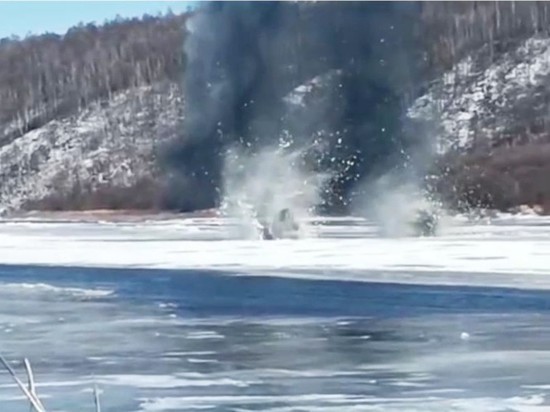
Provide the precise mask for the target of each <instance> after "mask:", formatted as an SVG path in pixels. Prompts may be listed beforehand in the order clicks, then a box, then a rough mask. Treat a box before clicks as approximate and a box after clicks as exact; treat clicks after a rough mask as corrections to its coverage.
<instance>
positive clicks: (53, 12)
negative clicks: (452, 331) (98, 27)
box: [0, 0, 196, 38]
mask: <svg viewBox="0 0 550 412" xmlns="http://www.w3.org/2000/svg"><path fill="white" fill-rule="evenodd" d="M194 3H196V2H194V1H44V0H42V1H21V0H17V1H0V38H4V37H10V36H12V35H17V36H19V37H25V36H26V35H27V33H29V32H31V33H32V34H42V33H45V32H53V33H58V34H64V33H65V32H66V31H67V30H68V29H69V28H70V27H72V26H75V25H77V24H78V23H80V22H82V23H84V24H86V23H92V22H93V23H96V24H101V23H103V22H104V21H105V20H112V19H113V18H114V17H116V15H117V14H119V15H120V16H122V17H141V16H143V15H144V14H151V15H156V14H157V13H158V12H163V13H164V12H166V11H167V10H168V9H169V8H170V9H172V11H173V12H174V13H181V12H184V11H186V10H187V8H188V7H191V6H193V4H194Z"/></svg>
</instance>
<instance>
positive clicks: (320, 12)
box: [169, 2, 422, 210]
mask: <svg viewBox="0 0 550 412" xmlns="http://www.w3.org/2000/svg"><path fill="white" fill-rule="evenodd" d="M419 15H420V7H419V4H418V3H397V2H321V3H309V2H305V3H304V2H300V3H298V2H213V3H206V4H204V5H202V6H201V7H200V9H199V10H198V11H196V12H195V15H194V16H193V17H192V18H191V19H190V21H189V24H188V27H187V29H188V35H187V40H186V44H185V53H186V59H187V67H186V71H185V80H184V91H185V96H186V108H185V111H186V121H185V129H184V133H183V138H182V139H181V141H180V142H179V143H178V144H177V145H176V146H174V147H172V148H171V150H170V154H169V164H170V165H171V166H172V167H173V168H174V170H176V171H177V178H178V179H181V182H183V183H182V187H181V188H180V190H181V197H180V198H178V200H177V201H178V202H180V204H179V206H180V208H182V209H186V210H189V209H197V208H206V207H212V206H214V205H216V203H217V201H218V200H219V195H220V183H221V174H222V165H223V155H224V153H225V150H226V149H227V148H228V147H229V146H231V145H234V144H238V145H240V146H242V147H244V148H246V150H251V151H254V150H257V149H258V148H260V147H262V146H264V145H266V144H270V143H273V142H276V141H277V140H278V139H279V138H280V137H281V136H282V135H286V136H292V137H293V142H294V144H295V145H299V144H305V143H308V144H311V143H314V144H313V146H312V147H313V149H314V150H313V152H314V154H313V155H312V156H313V157H314V158H315V167H320V168H332V169H335V170H337V171H338V172H339V174H338V177H337V178H336V179H335V180H334V181H333V182H332V186H331V191H330V192H331V193H330V195H328V196H327V198H326V199H325V200H326V203H327V206H328V208H329V209H330V208H333V209H340V208H341V207H342V206H343V205H345V204H346V202H347V200H349V198H350V196H352V194H353V191H354V188H355V185H356V183H357V181H359V180H360V179H361V178H362V177H364V176H365V175H368V174H372V173H375V172H376V171H377V170H380V169H381V168H385V167H389V166H391V165H392V164H397V163H399V162H402V161H403V158H402V156H401V153H403V152H404V151H406V150H407V147H408V146H409V145H410V144H412V140H411V139H410V136H407V135H406V133H404V131H403V127H402V122H401V118H402V115H403V96H404V95H405V94H406V93H409V92H410V90H412V89H414V87H415V85H416V82H417V81H418V79H419V75H418V73H419V72H420V70H421V63H422V58H421V57H422V56H421V50H420V48H419V46H418V43H419V38H418V35H417V32H418V21H419ZM312 79H313V80H312ZM308 82H309V83H308ZM304 85H306V86H307V87H305V86H304ZM300 86H302V87H301V88H300ZM296 88H298V92H300V91H303V90H306V89H307V101H304V102H301V103H303V104H296V102H293V101H292V96H294V97H295V96H296V95H297V94H299V93H298V92H296V90H295V89H296ZM293 90H294V91H295V92H294V94H293V93H292V92H293ZM289 97H290V100H289ZM413 140H414V139H413ZM343 165H345V166H343Z"/></svg>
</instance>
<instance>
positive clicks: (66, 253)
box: [0, 216, 550, 289]
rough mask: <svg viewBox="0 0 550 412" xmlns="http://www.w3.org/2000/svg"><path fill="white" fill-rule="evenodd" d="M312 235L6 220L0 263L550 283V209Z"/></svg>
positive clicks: (193, 221) (215, 226)
mask: <svg viewBox="0 0 550 412" xmlns="http://www.w3.org/2000/svg"><path fill="white" fill-rule="evenodd" d="M313 223H315V224H314V225H312V228H313V233H312V237H310V238H306V239H300V240H276V241H258V240H242V239H237V238H235V237H231V222H230V221H228V220H226V219H220V218H205V217H195V218H180V219H165V220H149V221H142V222H135V221H134V222H128V221H127V222H101V223H95V222H71V223H67V222H62V221H57V222H54V221H42V222H37V221H24V220H3V221H2V224H0V264H3V265H37V266H65V267H96V268H99V267H102V268H143V269H177V270H213V271H220V272H227V273H231V274H238V275H252V276H276V277H294V278H309V279H327V280H355V281H370V282H375V281H380V282H398V283H420V284H441V285H444V284H453V285H477V286H482V285H484V286H499V287H518V288H544V289H550V269H548V261H549V259H550V218H548V217H538V216H537V217H534V216H521V217H517V216H516V217H510V216H508V217H506V216H502V217H499V218H496V219H493V220H492V221H491V222H490V224H489V222H484V223H483V224H474V223H472V222H466V221H464V220H462V219H453V222H452V224H450V225H449V226H448V227H446V228H445V230H444V231H443V233H442V234H441V236H436V237H428V238H411V237H401V238H382V237H380V236H379V235H378V228H377V226H376V225H375V224H373V223H372V222H368V221H364V220H363V221H361V220H359V219H353V218H347V219H345V218H327V219H322V221H317V222H313Z"/></svg>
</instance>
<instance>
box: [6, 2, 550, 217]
mask: <svg viewBox="0 0 550 412" xmlns="http://www.w3.org/2000/svg"><path fill="white" fill-rule="evenodd" d="M549 7H550V6H549V5H548V3H545V2H411V3H395V2H388V3H335V2H327V3H323V2H321V3H287V2H281V3H270V2H261V3H230V2H227V3H212V4H204V5H201V6H200V7H199V8H198V10H195V11H193V12H192V13H188V14H184V15H173V14H167V15H163V16H144V17H143V18H140V19H122V18H117V19H115V20H114V21H111V22H108V23H106V24H104V25H100V26H95V25H79V26H77V27H74V28H72V29H71V30H69V31H68V32H67V33H66V34H65V35H56V34H45V35H40V36H30V37H27V38H24V39H16V38H12V39H2V40H0V209H3V210H17V209H21V208H23V209H29V208H32V209H90V208H145V209H148V208H154V209H177V210H192V209H196V208H205V207H212V206H215V205H216V203H217V202H218V201H219V193H220V185H221V175H220V173H221V164H222V161H223V159H222V158H221V156H222V153H223V151H224V150H225V149H226V148H227V147H228V146H230V145H234V144H244V145H245V146H246V147H249V148H250V150H253V148H254V147H260V146H262V145H265V144H269V143H273V142H275V141H277V140H278V139H279V137H280V136H281V134H285V133H286V134H292V135H294V141H295V142H296V143H304V142H317V147H322V150H318V151H319V153H317V155H316V156H317V157H316V161H317V162H318V165H317V166H318V167H320V168H328V169H330V170H333V171H334V170H335V171H336V172H337V173H336V174H337V179H335V181H334V182H332V194H333V195H334V199H340V200H341V199H347V198H349V197H350V196H351V195H350V194H353V193H354V190H355V188H356V187H357V185H358V184H359V183H360V182H361V181H363V180H364V179H366V178H367V179H368V178H369V177H370V176H373V175H374V176H376V175H379V174H381V173H384V171H385V170H388V169H395V168H401V167H405V169H406V168H412V169H413V172H414V173H416V174H418V175H419V176H422V175H423V174H425V173H432V172H434V171H435V172H436V173H437V174H438V176H439V178H438V179H437V180H438V181H437V184H436V185H435V186H434V190H436V191H437V192H438V193H439V194H442V195H443V196H444V197H445V199H446V200H447V201H448V202H449V203H450V204H452V205H455V206H456V205H464V204H466V205H481V206H489V207H499V208H508V207H511V206H514V205H517V204H522V203H545V202H547V200H546V199H549V198H550V188H549V187H548V185H547V184H546V183H544V182H545V180H544V179H543V177H544V176H545V175H547V172H548V171H549V170H550V159H549V157H547V156H546V155H545V153H546V152H547V150H546V147H547V145H550V138H549V135H548V125H549V120H550V118H549V116H550V114H549V113H550V111H549V110H548V109H549V107H548V105H549V103H548V102H550V89H549V88H548V87H549V85H550V77H549V76H550V65H549V64H548V63H546V61H547V60H548V57H549V56H550V40H549V33H548V32H549V29H550V24H549V19H550V16H549V13H548V12H549V10H548V9H549ZM187 23H189V24H187ZM547 51H548V54H547ZM534 154H536V161H535V160H533V156H534ZM341 164H345V165H346V167H345V168H342V167H340V166H339V165H341ZM404 164H406V166H403V165H404ZM349 165H352V166H349ZM348 166H349V167H348ZM449 188H452V190H449ZM334 199H331V200H330V202H328V204H329V207H330V206H331V205H333V206H334V207H335V208H337V209H341V208H342V207H343V206H345V205H346V204H347V203H346V202H345V201H342V202H340V204H336V203H337V202H336V203H331V202H333V201H334Z"/></svg>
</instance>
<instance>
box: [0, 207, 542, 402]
mask: <svg viewBox="0 0 550 412" xmlns="http://www.w3.org/2000/svg"><path fill="white" fill-rule="evenodd" d="M234 223H235V222H232V221H229V220H221V219H188V220H165V221H148V222H141V223H116V224H115V223H107V222H103V223H101V222H98V223H83V222H79V223H78V222H77V223H70V222H64V223H60V222H53V221H49V222H48V221H36V220H34V221H33V220H25V221H23V220H19V221H16V220H10V221H3V222H2V224H0V262H2V263H13V264H25V265H28V264H45V265H50V266H51V267H35V266H20V267H12V266H0V343H1V346H2V349H1V352H2V354H3V355H5V356H6V357H7V358H8V359H9V360H10V361H11V362H12V364H13V367H14V368H15V369H16V370H17V371H21V369H22V363H21V359H22V358H23V357H28V358H29V359H30V360H31V361H32V364H33V369H34V373H35V377H36V381H37V383H38V385H37V390H38V393H39V394H40V395H41V397H42V398H43V400H44V402H45V404H46V406H47V407H48V408H49V409H48V410H52V411H74V410H86V409H90V408H93V402H92V394H91V388H92V387H93V385H94V383H95V384H97V385H98V386H99V388H100V390H101V391H102V403H103V410H106V411H116V412H153V411H157V412H160V411H163V412H173V411H181V410H189V411H194V410H205V409H208V410H212V411H220V412H221V411H228V410H235V411H237V410H238V411H245V410H247V411H251V410H262V411H272V412H286V411H288V412H290V411H296V410H308V411H448V410H453V411H468V412H469V411H480V412H481V411H483V412H485V411H489V412H497V411H498V412H500V411H516V412H540V411H545V410H549V408H550V399H549V394H550V389H549V387H548V372H547V371H548V369H549V368H550V351H549V350H548V348H549V347H550V346H549V344H550V306H549V304H548V302H549V301H550V300H549V292H548V291H544V290H523V289H514V288H504V289H495V288H471V287H469V286H472V285H475V284H478V285H479V284H485V285H493V286H495V285H500V286H502V285H504V286H519V287H521V288H526V289H529V288H533V289H536V288H541V289H547V288H548V285H549V284H550V282H548V281H547V278H548V276H549V274H548V272H547V270H546V267H545V265H544V263H545V261H548V254H549V253H550V248H549V247H548V246H549V244H548V243H549V241H550V219H547V218H541V217H534V216H523V217H519V216H504V215H503V216H500V217H499V218H496V219H494V220H493V221H492V222H491V224H489V222H488V221H481V222H478V223H476V224H473V223H468V222H467V220H466V219H464V218H456V219H454V221H453V222H451V224H449V225H448V226H447V227H445V230H444V231H443V234H442V235H441V236H440V237H437V238H395V239H392V238H382V237H379V235H378V228H377V226H376V225H374V224H373V223H372V222H367V221H364V220H361V219H350V218H338V219H324V221H323V222H320V221H313V222H311V223H312V227H313V228H314V229H315V230H314V231H313V233H315V234H316V237H314V238H310V239H301V240H295V241H287V240H281V241H279V240H276V241H244V240H238V239H233V238H231V236H230V234H231V233H234V231H232V230H230V227H231V225H232V224H234ZM62 265H65V266H67V267H60V266H62ZM84 266H88V267H90V268H89V269H85V268H82V267H84ZM101 266H105V267H113V268H121V269H116V270H115V269H104V268H101ZM138 268H155V270H140V269H138ZM159 268H160V269H159ZM163 268H166V269H186V270H175V271H174V270H164V269H163ZM201 268H207V269H212V270H214V271H219V272H220V273H217V274H216V272H212V271H210V272H201V271H198V269H201ZM235 275H240V276H235ZM251 275H252V277H250V276H251ZM254 275H257V276H254ZM265 275H269V276H265ZM247 276H248V277H247ZM297 278H305V279H297ZM312 279H322V281H315V280H312ZM352 279H355V280H360V281H361V282H344V281H341V280H352ZM369 280H378V281H380V280H382V281H388V282H403V283H424V284H426V285H415V286H412V285H399V284H392V283H388V284H383V283H368V282H366V281H369ZM428 284H430V285H431V286H428ZM433 284H461V285H468V287H463V286H453V287H448V286H445V287H444V286H433ZM465 337H467V338H465ZM0 410H9V411H10V412H28V404H27V403H26V402H24V401H23V400H22V397H21V396H20V395H19V392H18V390H17V388H16V387H15V385H14V384H13V383H12V381H11V380H10V379H9V377H8V376H7V375H6V374H1V373H0Z"/></svg>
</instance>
